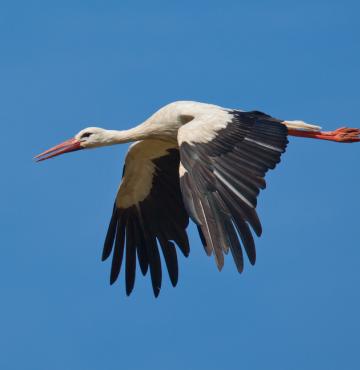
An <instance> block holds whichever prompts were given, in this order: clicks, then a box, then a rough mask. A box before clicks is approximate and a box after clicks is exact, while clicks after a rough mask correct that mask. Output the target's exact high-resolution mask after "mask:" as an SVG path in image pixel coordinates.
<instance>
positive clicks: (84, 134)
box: [80, 132, 92, 139]
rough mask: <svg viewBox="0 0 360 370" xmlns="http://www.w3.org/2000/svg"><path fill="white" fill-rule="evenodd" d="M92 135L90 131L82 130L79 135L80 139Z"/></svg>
mask: <svg viewBox="0 0 360 370" xmlns="http://www.w3.org/2000/svg"><path fill="white" fill-rule="evenodd" d="M91 135H92V132H84V133H83V134H82V135H81V136H80V139H84V138H86V137H89V136H91Z"/></svg>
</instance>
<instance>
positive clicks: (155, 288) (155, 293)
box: [153, 287, 161, 298]
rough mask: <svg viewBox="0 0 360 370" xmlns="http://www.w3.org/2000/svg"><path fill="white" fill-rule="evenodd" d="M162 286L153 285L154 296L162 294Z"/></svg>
mask: <svg viewBox="0 0 360 370" xmlns="http://www.w3.org/2000/svg"><path fill="white" fill-rule="evenodd" d="M160 290H161V288H159V287H153V292H154V297H155V298H157V297H158V296H159V294H160Z"/></svg>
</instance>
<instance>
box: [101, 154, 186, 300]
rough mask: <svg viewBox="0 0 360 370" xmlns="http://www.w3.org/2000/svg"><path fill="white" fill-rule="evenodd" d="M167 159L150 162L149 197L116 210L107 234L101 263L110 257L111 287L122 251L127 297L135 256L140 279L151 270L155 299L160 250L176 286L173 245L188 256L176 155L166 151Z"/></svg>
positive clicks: (157, 293)
mask: <svg viewBox="0 0 360 370" xmlns="http://www.w3.org/2000/svg"><path fill="white" fill-rule="evenodd" d="M168 152H169V155H166V156H163V157H160V158H157V159H155V160H153V162H154V164H155V168H156V170H155V173H154V178H153V183H152V189H151V192H150V194H149V196H148V197H147V198H146V199H144V200H143V201H142V202H139V203H138V204H136V205H133V206H131V207H129V208H127V209H121V208H118V207H117V206H116V202H115V205H114V208H113V213H112V216H111V220H110V223H109V227H108V231H107V234H106V238H105V242H104V248H103V253H102V261H105V260H106V259H107V258H108V257H109V256H110V255H111V253H113V255H112V264H111V273H110V284H113V283H114V282H115V281H116V280H117V278H118V276H119V273H120V270H121V266H122V262H123V257H124V251H125V250H126V256H125V286H126V294H127V295H130V294H131V292H132V290H133V288H134V283H135V273H136V256H137V259H138V263H139V266H140V271H141V272H142V274H143V275H146V274H147V271H148V270H150V276H151V282H152V288H153V292H154V295H155V297H157V296H158V295H159V293H160V289H161V283H162V269H161V258H160V254H159V249H158V246H160V248H161V251H162V254H163V257H164V260H165V264H166V267H167V270H168V273H169V278H170V281H171V284H172V285H173V286H174V287H175V286H176V285H177V282H178V274H179V271H178V260H177V253H176V248H175V245H177V246H178V247H179V249H180V250H181V252H182V253H183V255H184V256H185V257H187V256H188V255H189V253H190V246H189V240H188V236H187V233H186V228H187V226H188V223H189V217H188V215H187V213H186V210H185V208H184V204H183V200H182V195H181V190H180V184H179V173H178V168H179V163H180V158H179V151H178V150H177V149H169V150H168Z"/></svg>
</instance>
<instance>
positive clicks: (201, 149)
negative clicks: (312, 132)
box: [178, 110, 288, 272]
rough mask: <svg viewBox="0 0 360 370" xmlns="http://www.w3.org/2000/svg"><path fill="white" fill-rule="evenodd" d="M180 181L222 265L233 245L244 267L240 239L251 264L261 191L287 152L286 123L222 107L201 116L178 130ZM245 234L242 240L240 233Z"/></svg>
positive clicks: (206, 243) (190, 210) (188, 204)
mask: <svg viewBox="0 0 360 370" xmlns="http://www.w3.org/2000/svg"><path fill="white" fill-rule="evenodd" d="M178 141H179V146H180V158H181V167H180V176H181V177H180V184H181V190H182V193H183V198H184V202H185V206H186V209H187V211H188V213H189V215H190V217H191V218H192V220H193V221H194V222H195V223H196V224H197V225H198V229H199V233H200V237H201V240H202V243H203V245H204V248H205V250H206V252H207V253H208V254H209V255H210V254H212V253H213V252H214V254H215V260H216V263H217V266H218V268H219V269H221V268H222V266H223V264H224V255H223V253H227V252H228V250H229V249H230V251H231V253H232V255H233V258H234V261H235V263H236V266H237V269H238V271H239V272H241V271H242V270H243V254H242V250H241V246H240V240H241V243H242V245H243V247H244V249H245V251H246V253H247V256H248V258H249V260H250V262H251V264H254V263H255V260H256V252H255V243H254V239H253V236H252V233H251V231H250V227H249V226H251V227H252V229H253V230H254V231H255V233H256V234H257V235H258V236H260V235H261V232H262V229H261V224H260V221H259V218H258V216H257V213H256V210H255V208H256V204H257V196H258V194H259V191H260V189H264V188H265V186H266V183H265V180H264V176H265V173H266V172H267V171H268V170H269V169H273V168H275V166H276V164H277V163H278V162H279V161H280V156H281V154H282V153H283V152H284V151H285V148H286V145H287V143H288V140H287V128H286V126H285V125H283V124H282V123H281V121H279V120H277V119H274V118H272V117H270V116H268V115H266V114H264V113H261V112H257V111H253V112H240V111H227V110H223V111H222V112H219V113H218V114H214V115H212V116H206V117H203V118H202V117H199V118H196V119H194V121H191V122H190V123H188V124H186V125H184V126H182V127H181V129H180V130H179V135H178ZM238 235H240V240H239V238H238Z"/></svg>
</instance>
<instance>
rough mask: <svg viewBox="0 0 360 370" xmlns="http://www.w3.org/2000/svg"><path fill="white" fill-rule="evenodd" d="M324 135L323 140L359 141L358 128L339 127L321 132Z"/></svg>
mask: <svg viewBox="0 0 360 370" xmlns="http://www.w3.org/2000/svg"><path fill="white" fill-rule="evenodd" d="M321 134H322V135H324V136H326V138H324V139H325V140H332V141H337V142H339V143H356V142H359V141H360V129H358V128H348V127H341V128H338V129H337V130H334V131H327V132H321Z"/></svg>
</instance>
